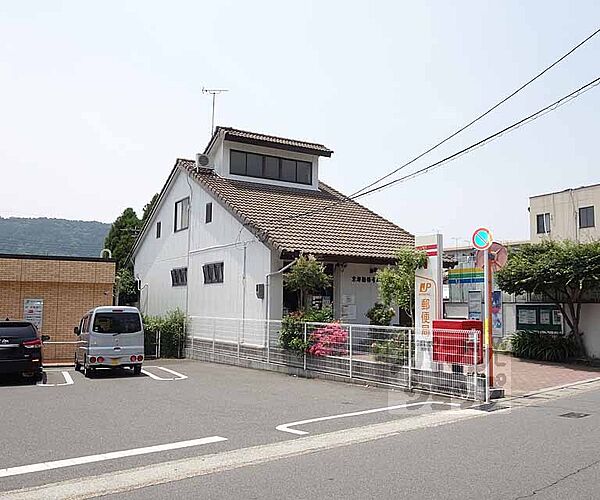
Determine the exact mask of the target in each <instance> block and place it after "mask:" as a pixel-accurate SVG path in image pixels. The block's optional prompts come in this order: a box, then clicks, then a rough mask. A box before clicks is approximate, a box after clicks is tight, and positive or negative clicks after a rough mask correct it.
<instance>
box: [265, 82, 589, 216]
mask: <svg viewBox="0 0 600 500" xmlns="http://www.w3.org/2000/svg"><path fill="white" fill-rule="evenodd" d="M598 84H600V77H598V78H595V79H594V80H592V81H591V82H589V83H586V84H585V85H583V86H582V87H580V88H578V89H577V90H574V91H573V92H571V93H570V94H567V95H566V96H564V97H561V98H560V99H558V100H556V101H554V102H553V103H552V104H549V105H547V106H545V107H543V108H541V109H539V110H538V111H536V112H535V113H532V114H530V115H528V116H526V117H525V118H522V119H521V120H519V121H517V122H514V123H513V124H512V125H509V126H508V127H505V128H503V129H502V130H500V131H498V132H496V133H494V134H491V135H489V136H487V137H486V138H484V139H481V140H480V141H478V142H476V143H474V144H471V145H470V146H467V147H466V148H463V149H461V150H460V151H458V152H456V153H454V154H452V155H450V156H447V157H445V158H443V159H442V160H439V161H436V162H435V163H431V164H430V165H428V166H426V167H424V168H421V169H419V170H416V171H414V172H411V173H410V174H407V175H405V176H404V177H400V178H398V179H394V180H393V181H389V182H387V183H386V184H383V185H381V186H377V187H372V188H371V189H369V190H367V191H363V192H360V193H358V194H353V195H351V196H347V197H345V198H344V199H343V200H338V201H334V202H332V203H331V204H330V205H327V206H325V207H321V208H318V209H313V210H308V211H306V212H302V213H299V214H294V215H290V216H285V217H281V218H279V219H276V220H274V221H270V222H283V221H286V220H294V219H299V218H301V217H305V216H307V215H312V214H315V213H320V212H323V211H325V210H328V209H330V208H333V207H335V206H337V205H341V204H344V203H347V202H349V201H353V200H355V199H358V198H361V197H363V196H367V195H368V194H371V193H374V192H377V191H381V190H382V189H385V188H387V187H390V186H392V185H394V184H397V183H399V182H403V181H405V180H408V179H412V178H413V177H417V176H418V175H421V174H424V173H426V172H428V171H430V170H432V169H434V168H437V167H440V166H442V165H443V164H445V163H449V162H451V161H453V160H456V159H457V158H459V157H461V156H463V155H465V154H468V153H470V152H471V151H473V150H474V149H477V148H480V147H482V146H485V145H486V144H488V143H489V142H491V141H493V140H495V139H497V138H499V137H500V136H502V135H505V134H507V133H509V132H512V131H513V130H515V129H517V128H519V127H521V126H523V125H526V124H527V123H529V122H532V121H534V120H536V119H538V118H541V117H542V116H544V115H546V114H547V113H550V112H552V111H554V110H555V109H558V108H559V107H561V106H563V105H565V104H567V103H568V102H569V101H572V100H573V99H576V98H577V97H579V96H581V95H583V94H584V93H585V92H587V91H588V90H591V89H592V88H594V87H595V86H597V85H598Z"/></svg>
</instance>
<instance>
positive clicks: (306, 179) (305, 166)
mask: <svg viewBox="0 0 600 500" xmlns="http://www.w3.org/2000/svg"><path fill="white" fill-rule="evenodd" d="M297 165H298V166H297V168H298V171H297V178H296V180H297V181H298V182H300V183H302V184H310V183H311V182H312V177H311V170H312V164H311V163H308V162H307V161H299V162H297Z"/></svg>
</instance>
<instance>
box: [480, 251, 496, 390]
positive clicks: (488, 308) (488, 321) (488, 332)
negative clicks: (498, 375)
mask: <svg viewBox="0 0 600 500" xmlns="http://www.w3.org/2000/svg"><path fill="white" fill-rule="evenodd" d="M483 262H484V264H483V265H484V270H483V271H484V288H485V291H484V293H485V307H484V315H485V316H484V318H485V319H484V322H483V325H484V327H483V329H484V332H485V345H486V346H487V362H486V372H487V379H488V384H489V386H492V387H493V386H494V364H493V360H494V347H493V339H492V264H491V262H490V251H489V249H488V248H486V249H485V250H484V251H483Z"/></svg>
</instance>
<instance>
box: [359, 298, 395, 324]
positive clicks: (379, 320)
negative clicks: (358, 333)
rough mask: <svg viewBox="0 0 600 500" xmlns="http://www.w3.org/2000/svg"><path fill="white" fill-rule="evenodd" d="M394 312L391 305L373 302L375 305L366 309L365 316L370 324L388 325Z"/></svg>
mask: <svg viewBox="0 0 600 500" xmlns="http://www.w3.org/2000/svg"><path fill="white" fill-rule="evenodd" d="M395 314H396V313H395V311H394V308H393V307H389V306H386V305H385V304H382V303H381V302H375V305H374V306H373V307H371V309H369V310H368V311H367V314H366V316H367V318H369V324H371V325H378V326H389V325H390V323H391V321H392V318H393V317H394V315H395Z"/></svg>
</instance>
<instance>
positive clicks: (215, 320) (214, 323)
mask: <svg viewBox="0 0 600 500" xmlns="http://www.w3.org/2000/svg"><path fill="white" fill-rule="evenodd" d="M216 329H217V319H216V318H213V327H212V334H213V335H212V337H213V338H212V355H213V361H214V360H215V332H216Z"/></svg>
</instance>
